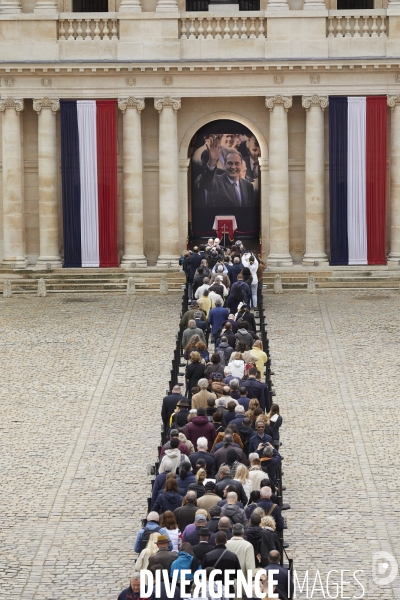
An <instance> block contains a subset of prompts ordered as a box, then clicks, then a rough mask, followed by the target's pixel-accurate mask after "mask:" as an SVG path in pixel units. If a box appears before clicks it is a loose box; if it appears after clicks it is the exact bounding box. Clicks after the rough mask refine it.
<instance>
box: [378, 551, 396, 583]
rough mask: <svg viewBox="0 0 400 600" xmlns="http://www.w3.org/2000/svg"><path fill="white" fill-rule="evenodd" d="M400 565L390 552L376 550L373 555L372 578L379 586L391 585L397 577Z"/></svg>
mask: <svg viewBox="0 0 400 600" xmlns="http://www.w3.org/2000/svg"><path fill="white" fill-rule="evenodd" d="M398 571H399V565H398V564H397V560H396V559H395V557H394V556H392V555H391V554H390V553H389V552H384V551H380V552H375V554H374V555H373V557H372V579H373V580H374V583H376V585H379V586H383V585H389V583H392V581H394V580H395V579H396V577H397V573H398Z"/></svg>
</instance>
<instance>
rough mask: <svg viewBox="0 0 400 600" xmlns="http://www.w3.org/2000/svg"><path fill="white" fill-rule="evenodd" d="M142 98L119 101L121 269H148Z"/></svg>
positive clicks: (143, 104)
mask: <svg viewBox="0 0 400 600" xmlns="http://www.w3.org/2000/svg"><path fill="white" fill-rule="evenodd" d="M144 106H145V103H144V99H143V98H132V97H130V98H126V99H123V100H119V102H118V107H119V108H120V110H121V111H122V112H123V114H124V124H123V130H124V134H123V146H124V149H123V156H124V255H123V257H122V261H121V267H124V268H130V267H131V263H132V262H135V263H136V265H137V266H138V267H147V258H146V257H145V255H144V249H143V248H144V247H143V160H142V125H141V112H142V110H144Z"/></svg>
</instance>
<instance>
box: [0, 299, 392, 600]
mask: <svg viewBox="0 0 400 600" xmlns="http://www.w3.org/2000/svg"><path fill="white" fill-rule="evenodd" d="M266 306H267V317H268V318H267V320H268V323H269V336H270V340H271V349H272V352H273V371H274V372H275V375H274V377H273V380H274V384H275V387H276V391H277V396H276V401H277V402H278V403H279V404H280V406H281V412H282V414H283V417H284V427H283V434H282V438H283V441H284V445H283V446H282V454H283V456H284V457H285V460H284V472H285V477H284V479H285V485H286V487H287V491H286V492H285V497H284V500H285V502H290V504H291V506H292V510H290V511H288V512H287V513H286V516H287V520H288V523H289V529H288V530H287V532H286V535H285V538H286V540H287V541H288V542H289V543H290V549H289V550H290V552H291V555H292V556H293V557H294V559H295V568H296V570H297V571H298V572H299V575H303V572H304V570H305V569H309V570H310V581H311V583H310V592H311V588H312V583H313V581H314V574H315V571H316V570H317V569H319V571H320V573H321V577H322V580H324V578H326V575H327V573H328V571H330V570H332V569H337V570H340V569H348V570H350V571H354V570H356V569H362V570H364V571H365V573H364V575H361V576H360V580H361V581H362V582H363V584H364V586H365V587H366V596H365V597H367V598H370V599H371V600H372V599H374V600H376V599H379V600H386V599H389V598H400V595H399V587H398V583H399V578H397V580H396V581H395V582H394V584H392V585H391V586H390V585H389V586H386V587H385V588H383V587H382V588H378V587H375V585H374V584H373V583H372V582H371V561H372V555H373V553H374V552H376V551H377V550H385V551H388V552H390V553H391V554H394V555H396V552H397V553H399V549H400V522H399V512H400V504H399V501H398V495H399V484H398V481H399V479H400V467H399V461H398V453H399V441H398V431H399V420H400V417H399V411H398V405H399V397H400V381H399V366H400V353H399V343H400V325H399V320H398V314H399V310H400V295H399V294H398V293H397V292H387V291H385V292H382V291H378V290H377V291H364V292H363V291H352V292H350V291H336V292H324V293H318V294H317V295H314V296H310V295H307V294H303V293H285V294H283V295H282V296H274V295H270V294H268V295H267V297H266ZM179 309H180V298H179V296H178V295H171V296H167V297H158V296H155V297H153V298H144V297H141V296H136V297H134V298H132V299H130V298H129V297H126V296H119V295H116V296H113V295H98V296H95V297H93V296H90V295H87V296H74V295H68V296H62V297H54V296H53V297H52V296H51V297H48V298H44V299H40V298H36V297H33V296H32V297H13V298H11V299H7V300H3V299H1V300H0V332H1V342H0V343H1V352H0V373H1V392H0V406H1V415H2V418H1V424H0V431H1V433H0V440H1V453H0V460H1V465H0V473H1V485H0V598H1V600H3V599H4V600H5V599H7V600H8V599H17V598H18V599H19V598H21V599H30V598H32V599H33V598H34V599H37V600H50V599H53V600H61V599H62V600H81V599H82V600H83V599H85V600H86V599H89V600H91V599H93V600H94V599H99V598H101V599H102V600H114V599H116V598H117V596H118V593H119V591H120V590H121V589H122V588H123V587H125V586H126V585H127V582H128V579H129V575H130V573H131V571H132V570H133V559H134V555H133V552H132V547H133V542H134V539H135V534H136V531H137V529H138V527H139V526H140V519H141V518H142V517H143V516H144V514H145V512H146V505H147V504H146V498H147V495H148V492H149V491H150V485H149V483H148V482H149V477H148V475H147V465H149V464H150V463H152V462H154V457H155V453H156V447H157V445H158V443H159V439H160V438H159V417H158V415H159V410H160V402H161V397H162V396H163V395H164V393H165V390H166V387H167V385H168V379H169V369H170V364H171V358H172V349H173V344H174V336H175V333H176V330H177V324H178V318H179V314H178V313H179ZM154 420H156V426H155V425H154ZM350 578H351V577H350V574H349V573H346V574H345V577H344V579H345V580H346V581H348V580H350ZM332 580H335V578H334V577H333V578H332ZM324 585H325V584H324ZM325 589H326V586H325ZM330 592H331V595H332V596H333V597H334V596H335V590H334V588H332V589H331V590H330ZM339 593H340V590H339ZM352 593H354V594H355V595H357V596H360V595H361V590H360V587H358V586H355V587H354V586H350V585H349V586H345V587H344V593H343V595H344V596H346V595H347V596H351V595H352ZM313 597H314V598H323V597H324V596H323V595H322V592H318V591H315V592H314V594H313Z"/></svg>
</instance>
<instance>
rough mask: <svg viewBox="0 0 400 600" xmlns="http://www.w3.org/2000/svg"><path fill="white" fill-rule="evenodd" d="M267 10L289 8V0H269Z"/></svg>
mask: <svg viewBox="0 0 400 600" xmlns="http://www.w3.org/2000/svg"><path fill="white" fill-rule="evenodd" d="M267 10H289V3H288V0H268V2H267Z"/></svg>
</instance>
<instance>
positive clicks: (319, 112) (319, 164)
mask: <svg viewBox="0 0 400 600" xmlns="http://www.w3.org/2000/svg"><path fill="white" fill-rule="evenodd" d="M302 106H303V108H305V109H306V111H307V117H306V252H305V254H304V258H303V265H305V266H307V265H313V264H314V261H318V262H319V263H320V265H321V264H322V265H327V264H328V257H327V256H326V253H325V222H324V219H325V198H324V197H325V194H324V189H325V186H324V174H325V173H324V172H325V161H324V112H323V111H324V110H325V108H326V107H327V106H328V97H327V96H318V95H314V96H303V99H302Z"/></svg>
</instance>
